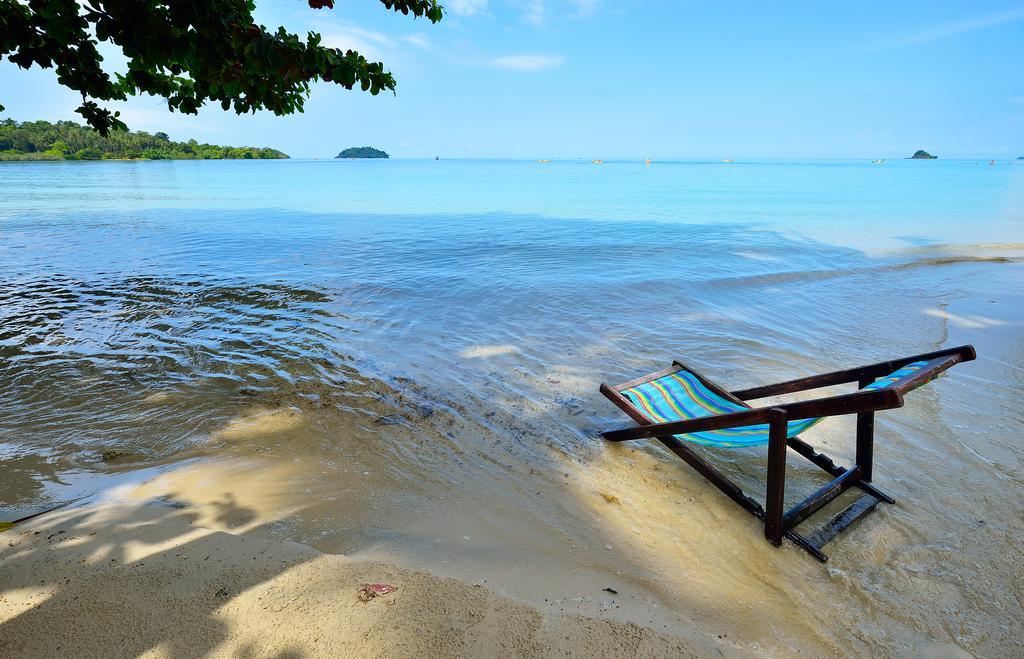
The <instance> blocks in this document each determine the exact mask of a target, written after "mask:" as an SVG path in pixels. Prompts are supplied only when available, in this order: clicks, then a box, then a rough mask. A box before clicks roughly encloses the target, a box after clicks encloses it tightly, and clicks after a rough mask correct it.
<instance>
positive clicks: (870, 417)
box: [857, 412, 875, 483]
mask: <svg viewBox="0 0 1024 659" xmlns="http://www.w3.org/2000/svg"><path fill="white" fill-rule="evenodd" d="M874 453H875V413H874V412H861V413H859V414H858V415H857V466H858V467H860V473H861V480H865V481H868V482H869V483H870V482H871V465H872V463H873V462H874Z"/></svg>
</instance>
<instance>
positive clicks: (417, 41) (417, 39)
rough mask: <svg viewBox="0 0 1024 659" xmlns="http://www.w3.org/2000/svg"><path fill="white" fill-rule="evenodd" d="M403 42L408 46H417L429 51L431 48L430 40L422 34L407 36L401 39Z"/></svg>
mask: <svg viewBox="0 0 1024 659" xmlns="http://www.w3.org/2000/svg"><path fill="white" fill-rule="evenodd" d="M399 38H400V39H401V40H402V41H404V42H405V43H407V44H411V45H413V46H416V47H417V48H423V49H427V48H430V45H431V44H430V40H428V39H427V38H426V37H425V36H423V35H422V34H407V35H405V36H404V37H399Z"/></svg>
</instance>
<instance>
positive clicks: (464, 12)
mask: <svg viewBox="0 0 1024 659" xmlns="http://www.w3.org/2000/svg"><path fill="white" fill-rule="evenodd" d="M442 4H443V5H444V8H445V9H447V10H448V11H449V12H450V13H452V14H456V15H458V16H472V15H473V14H479V13H480V12H482V11H483V10H484V9H486V8H487V0H447V1H446V2H442Z"/></svg>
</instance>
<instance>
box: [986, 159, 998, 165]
mask: <svg viewBox="0 0 1024 659" xmlns="http://www.w3.org/2000/svg"><path fill="white" fill-rule="evenodd" d="M988 164H990V165H994V164H996V161H995V160H989V161H988Z"/></svg>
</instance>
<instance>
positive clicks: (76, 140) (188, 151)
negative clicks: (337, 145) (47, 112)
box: [0, 119, 288, 160]
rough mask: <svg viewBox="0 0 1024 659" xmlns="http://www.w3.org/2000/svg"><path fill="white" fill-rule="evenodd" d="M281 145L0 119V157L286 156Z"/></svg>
mask: <svg viewBox="0 0 1024 659" xmlns="http://www.w3.org/2000/svg"><path fill="white" fill-rule="evenodd" d="M287 157H288V156H287V155H286V154H284V153H281V152H280V151H278V150H277V149H269V148H260V147H250V146H244V147H231V146H218V145H216V144H200V143H199V142H197V141H196V140H189V141H187V142H173V141H171V139H170V138H169V137H167V134H166V133H154V134H150V133H147V132H144V131H111V133H110V135H109V136H108V137H103V136H101V135H100V134H99V133H97V132H95V131H93V130H91V129H90V128H88V127H85V126H80V125H78V124H76V123H75V122H73V121H58V122H56V123H50V122H49V121H23V122H20V123H19V122H17V121H14V120H13V119H4V120H2V121H0V160H136V159H146V160H222V159H245V160H260V159H271V158H287Z"/></svg>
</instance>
